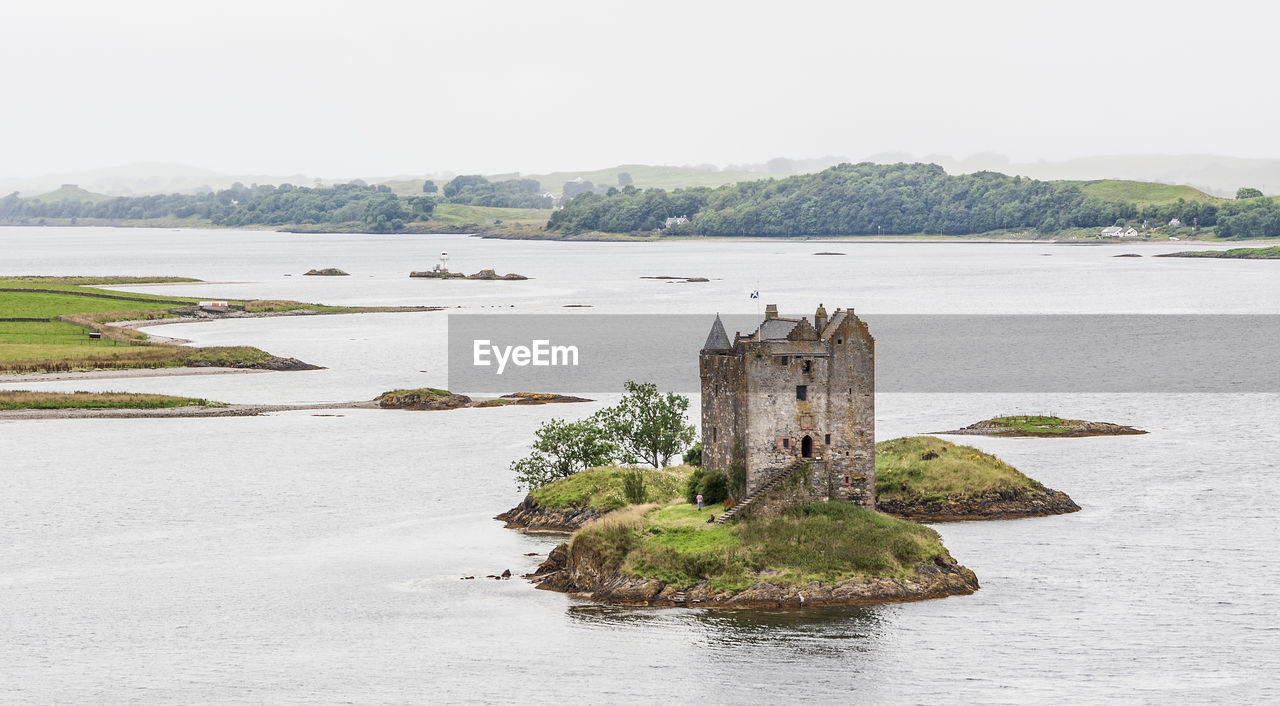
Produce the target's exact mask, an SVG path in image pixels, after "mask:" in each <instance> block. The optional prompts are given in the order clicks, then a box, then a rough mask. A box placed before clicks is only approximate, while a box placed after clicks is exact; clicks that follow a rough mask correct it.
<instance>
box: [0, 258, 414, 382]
mask: <svg viewBox="0 0 1280 706" xmlns="http://www.w3.org/2000/svg"><path fill="white" fill-rule="evenodd" d="M195 281H198V280H194V279H191V278H186V277H109V276H107V277H94V276H84V277H35V276H24V277H0V312H2V313H3V317H2V318H3V319H7V320H0V372H16V373H28V372H65V371H71V370H92V369H95V368H113V369H114V368H166V367H189V366H196V367H205V366H217V367H234V368H253V367H263V368H270V369H303V368H306V367H311V366H307V365H306V364H305V363H301V362H300V361H294V360H292V359H282V358H277V357H276V356H273V355H271V354H270V353H267V352H266V351H263V350H260V349H257V348H251V347H248V346H212V347H186V346H175V345H167V344H161V343H153V342H149V341H147V335H146V334H144V333H142V332H140V331H137V330H135V329H132V328H127V327H122V326H113V325H111V324H112V323H113V322H121V321H139V320H159V319H170V318H176V317H180V316H183V315H186V314H189V313H191V312H192V311H193V310H194V306H195V305H196V304H197V303H198V302H199V300H198V299H193V298H190V297H171V296H160V295H153V294H138V293H132V292H119V291H114V290H107V289H101V288H97V287H93V286H91V285H94V284H105V285H120V284H152V283H168V282H195ZM230 303H231V304H232V306H233V307H235V308H237V309H240V310H242V311H243V312H244V313H246V314H259V315H263V314H272V313H288V312H300V311H312V312H315V313H318V314H345V313H366V312H376V311H407V310H414V311H418V310H422V309H421V308H417V307H349V306H322V305H317V304H305V303H303V302H295V301H282V300H265V301H264V300H254V301H233V302H230ZM90 332H97V333H99V334H101V337H100V338H91V337H90V336H89V335H88V334H89V333H90Z"/></svg>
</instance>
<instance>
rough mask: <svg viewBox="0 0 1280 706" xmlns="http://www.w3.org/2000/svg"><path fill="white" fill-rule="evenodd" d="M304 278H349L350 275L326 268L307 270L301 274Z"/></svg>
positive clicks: (332, 268)
mask: <svg viewBox="0 0 1280 706" xmlns="http://www.w3.org/2000/svg"><path fill="white" fill-rule="evenodd" d="M302 274H303V276H304V277H350V276H351V275H350V273H347V272H343V271H342V270H340V269H338V268H336V267H326V268H324V269H323V270H307V271H306V272H303V273H302Z"/></svg>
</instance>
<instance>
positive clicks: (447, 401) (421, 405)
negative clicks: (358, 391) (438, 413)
mask: <svg viewBox="0 0 1280 706" xmlns="http://www.w3.org/2000/svg"><path fill="white" fill-rule="evenodd" d="M374 402H377V403H378V406H379V407H381V408H383V409H416V410H438V409H458V408H459V407H470V406H471V398H470V397H467V396H466V395H458V394H454V393H452V392H446V391H443V390H441V391H431V390H423V391H409V392H399V393H390V392H384V393H383V394H381V395H378V397H377V398H375V399H374Z"/></svg>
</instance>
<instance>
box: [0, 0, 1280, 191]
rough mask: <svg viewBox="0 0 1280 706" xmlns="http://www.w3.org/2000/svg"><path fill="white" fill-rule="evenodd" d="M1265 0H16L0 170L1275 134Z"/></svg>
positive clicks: (317, 167) (1208, 142) (1058, 149)
mask: <svg viewBox="0 0 1280 706" xmlns="http://www.w3.org/2000/svg"><path fill="white" fill-rule="evenodd" d="M1277 20H1280V8H1278V7H1277V6H1275V5H1274V4H1272V3H1266V2H1217V3H1206V2H1125V1H1124V0H1108V1H1105V2H1093V1H1081V0H1077V1H1075V2H1069V3H1067V2H1054V3H1046V2H1030V1H1023V2H963V1H957V0H948V1H944V2H877V3H858V2H848V1H846V2H836V1H830V2H805V1H803V0H790V1H787V2H778V1H777V0H774V1H771V2H743V1H741V0H738V1H735V2H700V1H699V0H682V1H680V2H658V1H654V0H630V1H629V2H608V1H606V0H596V1H595V2H578V1H576V0H573V1H567V2H563V1H562V2H536V1H534V0H519V1H516V2H479V1H476V0H452V1H450V2H432V1H419V2H380V1H378V0H343V1H342V2H328V1H325V0H305V1H301V2H295V1H292V0H289V1H280V2H273V1H271V0H253V1H250V2H241V1H239V0H219V1H217V2H208V1H195V0H185V1H181V2H179V1H175V0H164V1H159V2H142V1H111V0H91V1H87V2H62V1H58V0H0V59H2V60H3V73H2V74H0V75H2V76H3V83H2V84H0V85H3V96H4V101H3V109H0V176H34V175H38V174H43V173H49V172H59V171H69V170H77V169H85V168H94V167H101V166H110V165H116V164H124V163H130V162H139V161H173V162H183V163H189V164H194V165H199V166H205V167H209V168H212V169H216V170H219V171H223V172H229V173H272V174H292V173H305V174H308V175H311V176H324V177H342V176H376V175H391V174H419V173H427V172H438V171H442V170H453V171H458V172H498V171H523V172H537V171H548V170H552V169H588V168H597V167H604V166H610V165H614V164H619V163H627V162H633V163H634V162H641V163H665V164H696V163H715V164H721V165H723V164H727V163H732V162H738V163H741V162H762V161H765V160H767V159H769V158H771V157H776V156H789V157H816V156H822V155H828V154H835V155H846V156H850V157H861V156H865V155H868V154H872V153H876V152H884V151H905V152H910V153H913V154H917V155H923V154H929V153H940V154H951V155H955V156H965V155H968V154H972V153H975V152H984V151H997V152H1002V153H1005V154H1007V155H1009V156H1010V157H1012V158H1013V159H1014V160H1016V161H1025V160H1035V159H1040V158H1047V159H1062V158H1069V157H1076V156H1085V155H1095V154H1113V153H1146V152H1153V153H1216V154H1226V155H1234V156H1240V157H1280V130H1276V129H1275V126H1276V123H1277V119H1278V118H1280V91H1276V90H1275V87H1274V86H1273V85H1272V84H1271V82H1272V81H1273V80H1274V75H1275V70H1276V63H1277V58H1276V57H1277V46H1276V26H1277Z"/></svg>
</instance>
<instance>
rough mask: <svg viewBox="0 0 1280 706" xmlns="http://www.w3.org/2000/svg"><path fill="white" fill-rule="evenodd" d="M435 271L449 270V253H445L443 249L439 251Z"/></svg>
mask: <svg viewBox="0 0 1280 706" xmlns="http://www.w3.org/2000/svg"><path fill="white" fill-rule="evenodd" d="M435 271H436V272H448V271H449V253H447V252H445V251H443V250H442V251H440V262H438V263H436V266H435Z"/></svg>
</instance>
